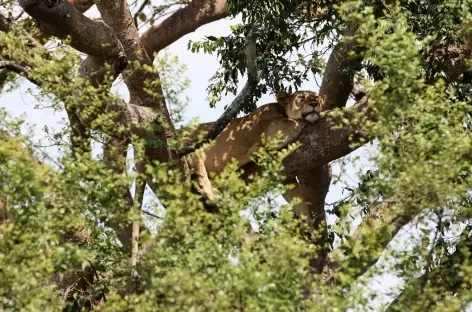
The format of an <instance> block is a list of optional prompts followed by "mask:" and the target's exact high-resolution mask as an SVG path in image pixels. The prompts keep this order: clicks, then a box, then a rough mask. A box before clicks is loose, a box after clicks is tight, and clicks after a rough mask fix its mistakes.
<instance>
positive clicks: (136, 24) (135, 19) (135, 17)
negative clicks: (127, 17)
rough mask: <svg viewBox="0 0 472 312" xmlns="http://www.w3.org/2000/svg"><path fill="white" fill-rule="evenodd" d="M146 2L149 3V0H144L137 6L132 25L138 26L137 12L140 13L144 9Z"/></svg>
mask: <svg viewBox="0 0 472 312" xmlns="http://www.w3.org/2000/svg"><path fill="white" fill-rule="evenodd" d="M148 3H149V0H144V1H143V3H142V4H141V6H140V7H139V9H138V10H137V11H136V13H135V14H134V16H133V21H134V26H135V27H136V28H138V17H139V13H141V12H142V11H143V10H144V8H145V7H146V5H148Z"/></svg>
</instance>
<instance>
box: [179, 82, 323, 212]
mask: <svg viewBox="0 0 472 312" xmlns="http://www.w3.org/2000/svg"><path fill="white" fill-rule="evenodd" d="M321 104H322V101H321V99H320V97H319V96H318V95H317V94H316V93H314V92H311V91H297V92H295V93H293V94H287V93H280V94H278V96H277V103H272V104H266V105H263V106H261V107H259V108H258V109H257V110H256V111H255V112H254V113H252V114H250V115H248V116H245V117H242V118H238V119H235V120H233V121H231V122H230V123H229V124H228V125H227V126H226V128H225V129H224V130H223V131H222V132H221V133H220V134H219V135H218V137H217V138H216V139H215V142H214V144H213V145H212V146H211V147H209V148H207V149H200V150H197V151H195V152H194V153H191V154H189V155H187V156H185V160H186V162H187V164H188V167H189V169H190V170H191V171H192V170H193V172H194V173H195V174H196V182H197V190H198V192H199V193H201V194H202V195H204V196H205V197H207V198H208V199H210V200H215V199H217V198H218V191H217V190H216V189H215V188H214V187H213V186H212V184H211V182H210V179H209V173H211V172H212V173H215V174H218V173H220V172H221V171H222V170H223V169H224V168H225V167H226V165H228V163H229V162H230V161H231V160H232V159H233V158H234V159H236V160H237V161H238V164H239V167H242V166H244V165H246V164H247V163H249V162H250V161H251V160H250V157H251V155H252V154H253V153H254V152H256V151H257V150H259V148H260V147H261V146H262V141H261V135H262V134H263V133H264V134H265V135H266V137H268V138H274V137H275V136H276V135H277V133H278V132H279V131H280V132H281V133H282V141H281V143H280V145H279V146H278V149H282V148H283V147H285V146H287V145H288V144H290V143H292V142H294V141H295V140H296V138H297V137H298V135H299V134H300V132H301V131H302V130H303V128H304V126H305V125H306V124H307V122H311V123H313V122H315V121H317V120H318V119H319V112H320V111H321ZM212 125H213V123H206V124H201V125H200V126H199V127H198V129H197V130H196V133H195V135H197V134H198V133H201V132H203V131H207V130H209V129H210V128H211V126H212ZM302 210H304V209H303V208H302Z"/></svg>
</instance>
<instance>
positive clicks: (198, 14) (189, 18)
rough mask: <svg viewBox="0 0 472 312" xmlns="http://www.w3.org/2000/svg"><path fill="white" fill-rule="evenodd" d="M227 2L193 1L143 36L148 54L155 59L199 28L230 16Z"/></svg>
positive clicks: (215, 0) (216, 0)
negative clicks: (168, 47) (161, 52)
mask: <svg viewBox="0 0 472 312" xmlns="http://www.w3.org/2000/svg"><path fill="white" fill-rule="evenodd" d="M227 5H228V3H227V0H193V1H192V2H191V3H190V4H189V5H187V6H186V7H184V8H182V9H180V10H178V11H177V12H175V13H174V14H172V15H171V16H170V17H168V18H167V19H166V20H164V21H163V22H162V23H161V24H159V25H153V26H151V27H150V28H149V29H148V30H147V31H146V32H145V33H144V34H143V36H142V39H141V40H142V43H143V46H144V48H145V50H146V52H147V54H148V55H149V56H150V57H151V58H153V57H154V53H158V52H159V51H160V50H162V49H163V48H165V47H167V46H169V45H170V44H171V43H173V42H175V41H177V40H178V39H179V38H181V37H182V36H184V35H186V34H188V33H191V32H193V31H195V30H196V29H197V28H198V27H200V26H202V25H205V24H208V23H211V22H214V21H217V20H219V19H222V18H224V17H226V16H228V10H227Z"/></svg>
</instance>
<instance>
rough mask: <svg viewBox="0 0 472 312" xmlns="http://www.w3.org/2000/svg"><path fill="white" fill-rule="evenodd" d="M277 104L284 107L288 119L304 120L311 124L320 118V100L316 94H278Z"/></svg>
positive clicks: (308, 92) (297, 92) (309, 92)
mask: <svg viewBox="0 0 472 312" xmlns="http://www.w3.org/2000/svg"><path fill="white" fill-rule="evenodd" d="M277 102H278V103H279V104H280V105H283V106H284V108H285V112H286V114H287V117H288V118H291V119H305V120H307V121H309V122H311V123H313V122H315V121H317V120H318V119H319V118H320V116H319V113H320V112H321V109H322V99H321V97H320V96H319V95H318V94H317V93H316V92H312V91H296V92H294V93H291V94H290V93H287V92H280V93H278V94H277Z"/></svg>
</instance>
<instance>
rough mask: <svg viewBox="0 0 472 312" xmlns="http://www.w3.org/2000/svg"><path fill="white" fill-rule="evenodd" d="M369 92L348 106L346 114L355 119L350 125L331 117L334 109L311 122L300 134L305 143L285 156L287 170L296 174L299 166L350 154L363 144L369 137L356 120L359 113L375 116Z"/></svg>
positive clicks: (312, 164)
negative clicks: (368, 106)
mask: <svg viewBox="0 0 472 312" xmlns="http://www.w3.org/2000/svg"><path fill="white" fill-rule="evenodd" d="M367 102H368V96H364V97H363V98H362V99H361V100H360V101H359V102H357V103H356V104H355V105H354V106H352V107H350V108H348V109H345V110H344V112H343V117H342V118H345V119H346V120H348V121H353V122H352V123H351V124H349V125H343V126H340V127H337V126H335V125H337V124H338V123H340V120H341V119H342V118H340V119H338V118H333V119H330V118H329V116H331V115H332V114H331V112H328V113H327V114H326V115H325V116H326V117H328V118H322V119H321V120H319V121H318V122H316V123H315V124H308V125H307V126H306V127H305V128H304V129H303V131H302V133H301V134H300V135H299V137H298V141H299V142H300V143H301V144H302V146H301V147H300V148H299V149H297V150H296V151H294V152H293V153H292V154H291V155H290V156H288V157H287V158H286V159H285V160H284V166H285V168H286V172H287V174H289V175H290V174H294V173H295V174H296V173H297V171H298V170H309V169H310V168H316V167H319V166H321V165H323V164H326V163H328V162H330V161H333V160H335V159H338V158H341V157H343V156H346V155H348V154H350V153H351V152H352V151H354V150H356V149H357V148H359V147H360V145H359V144H357V143H359V142H365V141H366V140H369V138H367V137H366V135H365V133H363V132H362V124H361V123H360V122H359V121H355V122H354V120H355V118H356V116H357V117H359V115H358V113H359V112H362V113H363V115H364V116H365V117H366V118H368V119H372V118H373V116H371V114H370V113H369V110H368V108H367Z"/></svg>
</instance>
